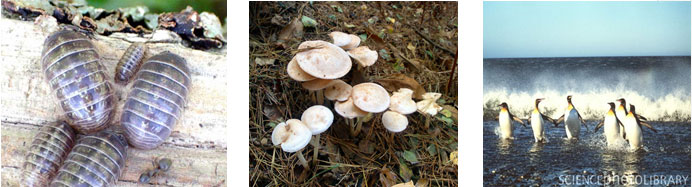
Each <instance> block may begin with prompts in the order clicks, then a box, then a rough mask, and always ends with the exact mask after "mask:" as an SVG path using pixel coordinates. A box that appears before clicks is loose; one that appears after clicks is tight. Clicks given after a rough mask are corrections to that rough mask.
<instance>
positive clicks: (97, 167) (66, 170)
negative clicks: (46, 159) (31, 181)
mask: <svg viewBox="0 0 692 187" xmlns="http://www.w3.org/2000/svg"><path fill="white" fill-rule="evenodd" d="M127 148H128V145H127V141H126V140H125V137H124V136H123V135H121V134H118V133H115V132H112V131H101V132H98V133H95V134H93V135H86V136H84V137H81V138H79V139H78V140H77V143H76V144H75V146H74V147H73V148H72V152H70V154H69V155H67V159H65V162H64V163H63V165H62V166H61V167H60V169H59V170H58V174H57V175H56V176H55V178H54V179H53V181H52V182H51V186H113V185H115V182H116V181H117V180H118V178H120V175H121V174H122V172H123V168H124V167H125V160H126V159H127Z"/></svg>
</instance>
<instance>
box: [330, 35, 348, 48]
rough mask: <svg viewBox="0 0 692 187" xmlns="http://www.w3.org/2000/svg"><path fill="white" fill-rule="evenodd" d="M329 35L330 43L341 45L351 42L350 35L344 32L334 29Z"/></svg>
mask: <svg viewBox="0 0 692 187" xmlns="http://www.w3.org/2000/svg"><path fill="white" fill-rule="evenodd" d="M329 37H331V38H332V43H334V45H336V46H339V47H342V46H345V45H348V44H350V43H351V36H349V35H348V34H346V33H343V32H339V31H335V32H332V33H329Z"/></svg>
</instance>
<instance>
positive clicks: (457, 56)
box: [445, 53, 459, 95]
mask: <svg viewBox="0 0 692 187" xmlns="http://www.w3.org/2000/svg"><path fill="white" fill-rule="evenodd" d="M457 59H459V53H456V54H454V64H452V73H450V74H449V80H447V88H446V89H445V93H447V95H449V87H451V86H452V80H454V70H455V69H457Z"/></svg>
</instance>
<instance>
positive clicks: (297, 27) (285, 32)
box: [277, 18, 303, 48]
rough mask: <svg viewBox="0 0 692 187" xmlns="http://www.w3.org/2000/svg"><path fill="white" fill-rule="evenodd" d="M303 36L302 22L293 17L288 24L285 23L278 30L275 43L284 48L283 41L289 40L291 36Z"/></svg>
mask: <svg viewBox="0 0 692 187" xmlns="http://www.w3.org/2000/svg"><path fill="white" fill-rule="evenodd" d="M302 37H303V24H301V23H300V21H299V20H298V18H296V19H293V21H291V22H290V23H288V25H286V26H285V27H284V28H283V29H281V31H280V32H279V35H278V37H277V45H280V46H282V47H284V48H286V46H284V42H286V41H289V40H291V39H293V38H302Z"/></svg>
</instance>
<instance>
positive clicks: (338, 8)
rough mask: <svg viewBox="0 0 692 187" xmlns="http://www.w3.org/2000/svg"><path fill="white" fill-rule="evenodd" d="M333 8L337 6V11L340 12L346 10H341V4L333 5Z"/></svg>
mask: <svg viewBox="0 0 692 187" xmlns="http://www.w3.org/2000/svg"><path fill="white" fill-rule="evenodd" d="M332 8H336V11H339V12H342V13H343V12H344V11H343V10H341V7H339V6H336V5H332Z"/></svg>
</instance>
